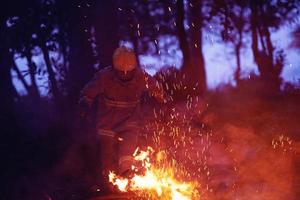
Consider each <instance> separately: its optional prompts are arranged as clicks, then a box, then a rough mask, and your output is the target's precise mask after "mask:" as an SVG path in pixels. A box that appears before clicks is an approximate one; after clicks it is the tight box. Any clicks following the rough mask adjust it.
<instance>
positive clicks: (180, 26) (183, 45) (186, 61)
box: [176, 0, 192, 72]
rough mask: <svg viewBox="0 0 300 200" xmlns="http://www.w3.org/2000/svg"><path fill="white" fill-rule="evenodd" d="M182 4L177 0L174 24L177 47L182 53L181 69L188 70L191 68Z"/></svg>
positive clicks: (181, 0) (181, 1) (180, 0)
mask: <svg viewBox="0 0 300 200" xmlns="http://www.w3.org/2000/svg"><path fill="white" fill-rule="evenodd" d="M184 13H185V12H184V4H183V0H177V15H176V26H177V36H178V40H179V47H180V49H181V51H182V55H183V64H182V71H183V72H189V71H191V69H192V66H191V65H192V62H191V56H190V51H189V45H188V37H187V34H186V32H185V28H184V18H185V17H184Z"/></svg>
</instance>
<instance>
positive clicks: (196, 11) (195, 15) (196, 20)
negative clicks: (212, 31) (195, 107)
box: [189, 0, 207, 93]
mask: <svg viewBox="0 0 300 200" xmlns="http://www.w3.org/2000/svg"><path fill="white" fill-rule="evenodd" d="M203 3H204V1H203V0H190V1H189V8H190V12H189V25H190V29H189V33H190V38H191V39H190V40H191V41H190V51H191V56H192V60H193V66H194V68H195V69H194V70H195V74H196V76H197V77H195V79H196V82H197V83H199V89H200V91H201V92H203V93H205V91H206V90H207V85H206V74H205V60H204V55H203V49H202V47H203V42H202V38H203V36H202V35H203V33H202V32H203V28H204V26H205V24H204V23H205V16H204V14H203Z"/></svg>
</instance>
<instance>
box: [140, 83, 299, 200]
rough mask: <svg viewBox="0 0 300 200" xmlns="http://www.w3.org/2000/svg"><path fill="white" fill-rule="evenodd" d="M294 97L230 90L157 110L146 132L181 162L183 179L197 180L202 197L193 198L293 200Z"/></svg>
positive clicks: (295, 152) (295, 161)
mask: <svg viewBox="0 0 300 200" xmlns="http://www.w3.org/2000/svg"><path fill="white" fill-rule="evenodd" d="M221 96H222V98H220V97H221ZM218 97H219V98H218ZM293 101H294V100H292V99H290V98H288V97H282V96H274V97H272V99H269V100H266V99H265V97H253V96H250V95H249V94H248V95H247V94H242V95H241V94H238V93H237V92H236V91H234V90H230V89H229V90H227V92H222V93H221V94H218V93H215V94H212V95H211V96H210V97H208V98H207V100H206V101H204V100H203V99H201V98H199V97H189V98H187V100H186V101H183V102H182V101H181V102H177V103H176V104H173V105H172V106H171V107H168V108H156V109H154V110H153V114H152V115H150V116H148V117H149V118H148V119H147V120H146V121H145V130H146V132H147V133H148V141H152V143H151V144H150V145H151V146H153V148H154V149H155V150H156V151H163V152H164V153H165V154H166V155H167V157H168V161H172V162H175V163H176V167H175V168H173V170H175V169H176V170H177V173H181V174H180V175H179V176H178V177H179V179H180V178H181V180H182V182H185V181H187V182H193V183H195V182H196V183H197V184H195V185H197V186H195V188H194V191H195V192H197V194H198V196H197V195H196V197H192V196H190V198H188V199H230V200H231V199H241V200H243V199H245V200H246V199H247V200H249V199H266V200H277V199H278V200H281V199H291V200H293V199H297V196H298V195H299V189H297V188H299V147H300V143H299V127H298V125H297V118H298V117H300V116H299V105H297V103H295V102H293ZM204 112H205V114H203V113H204ZM148 113H149V112H148ZM296 116H298V117H296ZM148 144H149V143H148ZM178 169H180V172H178ZM146 192H147V191H146ZM158 199H164V198H158ZM169 199H175V198H169Z"/></svg>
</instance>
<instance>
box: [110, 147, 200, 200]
mask: <svg viewBox="0 0 300 200" xmlns="http://www.w3.org/2000/svg"><path fill="white" fill-rule="evenodd" d="M153 154H154V150H153V149H152V148H151V147H148V148H147V150H146V151H142V150H140V149H139V148H137V149H136V151H135V152H134V154H133V158H134V160H135V161H136V162H135V164H134V165H132V172H133V175H132V176H131V178H124V177H121V176H118V175H116V174H115V173H114V172H110V173H109V182H110V183H112V184H113V185H115V186H116V187H117V188H118V190H120V191H121V192H129V191H131V192H135V193H136V194H138V195H141V196H147V197H150V198H151V199H161V200H191V199H194V198H195V197H196V196H197V194H198V193H197V190H196V183H192V182H180V181H179V180H177V179H176V177H175V169H174V167H171V166H170V165H167V164H166V162H164V161H166V159H165V155H164V153H162V152H159V153H157V154H156V162H151V159H150V157H151V156H152V155H153ZM197 199H199V197H198V198H197Z"/></svg>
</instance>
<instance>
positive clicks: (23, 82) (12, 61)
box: [10, 54, 30, 94]
mask: <svg viewBox="0 0 300 200" xmlns="http://www.w3.org/2000/svg"><path fill="white" fill-rule="evenodd" d="M10 59H11V63H12V69H13V70H14V71H15V72H16V74H17V76H18V79H19V80H20V81H21V82H22V84H23V86H24V88H25V89H26V91H27V93H28V94H30V86H29V85H28V83H27V82H26V80H25V78H24V76H23V74H22V73H21V72H20V70H19V69H18V66H17V65H16V63H15V60H14V58H13V55H12V54H11V55H10Z"/></svg>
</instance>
